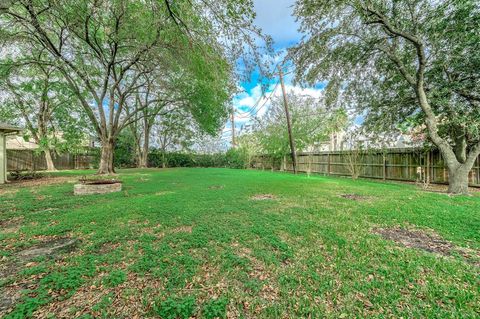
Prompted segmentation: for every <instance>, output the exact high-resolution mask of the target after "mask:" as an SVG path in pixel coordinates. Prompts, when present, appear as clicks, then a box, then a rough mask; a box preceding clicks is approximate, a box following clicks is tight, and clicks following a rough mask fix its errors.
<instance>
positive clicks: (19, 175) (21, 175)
mask: <svg viewBox="0 0 480 319" xmlns="http://www.w3.org/2000/svg"><path fill="white" fill-rule="evenodd" d="M43 177H44V175H43V174H42V173H39V172H36V171H29V172H21V171H13V172H11V173H10V178H9V179H10V180H12V181H23V180H32V179H40V178H43Z"/></svg>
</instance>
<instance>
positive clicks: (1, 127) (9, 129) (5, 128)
mask: <svg viewBox="0 0 480 319" xmlns="http://www.w3.org/2000/svg"><path fill="white" fill-rule="evenodd" d="M21 131H22V129H21V128H19V127H16V126H13V125H10V124H6V123H1V122H0V132H2V133H19V132H21Z"/></svg>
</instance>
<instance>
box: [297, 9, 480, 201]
mask: <svg viewBox="0 0 480 319" xmlns="http://www.w3.org/2000/svg"><path fill="white" fill-rule="evenodd" d="M295 14H296V16H297V17H298V18H299V20H300V21H301V23H302V27H301V28H302V30H303V32H305V33H306V37H305V39H304V40H303V41H302V43H301V44H299V45H298V46H297V47H296V48H294V49H293V50H292V51H291V52H290V54H291V56H292V57H293V59H294V61H295V63H296V65H297V79H299V80H306V81H307V82H310V83H315V82H317V81H319V80H328V81H329V85H328V86H327V90H328V91H329V95H330V96H332V97H336V98H338V100H337V101H343V102H344V103H348V104H349V105H354V106H356V107H357V108H358V110H359V111H360V112H361V113H362V114H364V115H365V123H364V124H365V126H366V127H367V128H368V129H369V130H370V131H379V132H381V131H383V132H385V131H391V130H394V129H397V128H398V127H399V126H400V125H404V124H405V123H406V122H408V123H414V124H415V126H416V128H417V129H418V128H422V127H423V128H424V130H425V131H426V133H427V134H428V137H429V140H430V141H431V142H432V143H433V144H434V145H435V146H436V147H437V148H438V149H439V151H440V152H441V154H442V156H443V159H444V161H445V164H446V165H447V167H448V171H449V183H450V185H449V192H451V193H467V192H468V175H469V172H470V170H471V168H472V166H473V164H474V162H475V160H476V158H477V157H478V156H479V154H480V132H479V127H480V126H479V125H480V32H478V31H479V28H478V26H479V23H480V6H479V3H478V1H474V0H447V1H430V0H396V1H378V0H367V1H363V0H362V1H360V0H332V1H320V0H299V1H297V4H296V9H295Z"/></svg>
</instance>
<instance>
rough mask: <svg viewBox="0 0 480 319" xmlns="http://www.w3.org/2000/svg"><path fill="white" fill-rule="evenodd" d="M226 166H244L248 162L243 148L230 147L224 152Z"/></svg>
mask: <svg viewBox="0 0 480 319" xmlns="http://www.w3.org/2000/svg"><path fill="white" fill-rule="evenodd" d="M225 158H226V162H227V167H230V168H246V167H247V164H248V153H247V151H246V150H245V149H243V148H231V149H229V150H228V151H227V153H226V154H225Z"/></svg>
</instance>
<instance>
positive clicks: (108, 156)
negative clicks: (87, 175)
mask: <svg viewBox="0 0 480 319" xmlns="http://www.w3.org/2000/svg"><path fill="white" fill-rule="evenodd" d="M114 149H115V142H114V140H113V139H108V140H106V141H103V142H102V153H101V156H100V166H99V168H98V172H97V174H99V175H109V174H115V168H114V167H113V152H114Z"/></svg>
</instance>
